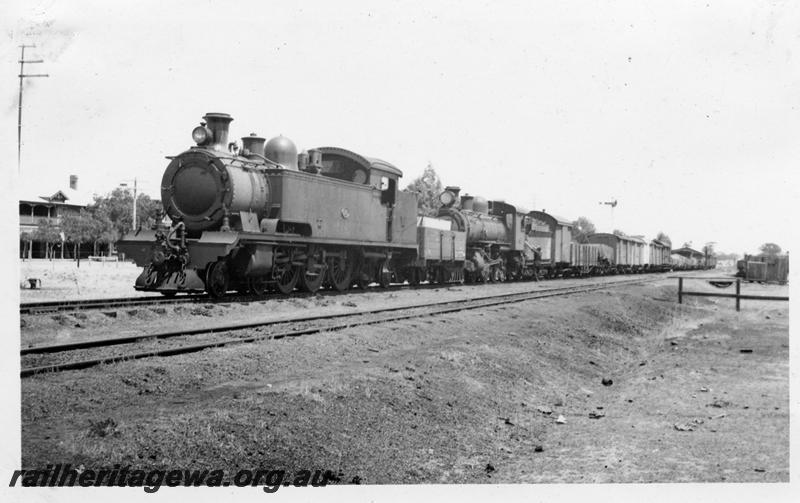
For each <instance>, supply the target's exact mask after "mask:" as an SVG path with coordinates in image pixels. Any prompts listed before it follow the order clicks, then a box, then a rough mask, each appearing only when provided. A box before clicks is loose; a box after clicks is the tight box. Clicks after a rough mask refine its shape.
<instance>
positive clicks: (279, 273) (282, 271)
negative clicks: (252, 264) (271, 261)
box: [272, 248, 300, 295]
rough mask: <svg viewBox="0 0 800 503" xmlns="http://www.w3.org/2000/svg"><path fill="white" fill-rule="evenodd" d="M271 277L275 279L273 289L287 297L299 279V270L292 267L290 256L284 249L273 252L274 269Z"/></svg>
mask: <svg viewBox="0 0 800 503" xmlns="http://www.w3.org/2000/svg"><path fill="white" fill-rule="evenodd" d="M272 277H273V278H274V279H275V288H277V289H278V291H279V292H280V293H282V294H284V295H289V294H290V293H292V290H294V287H295V286H296V285H297V280H298V278H299V277H300V269H299V268H297V267H292V262H291V256H290V254H289V252H288V251H287V250H285V249H281V248H279V249H277V250H276V251H275V267H274V268H273V269H272Z"/></svg>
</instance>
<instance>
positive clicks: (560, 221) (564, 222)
mask: <svg viewBox="0 0 800 503" xmlns="http://www.w3.org/2000/svg"><path fill="white" fill-rule="evenodd" d="M531 213H538V214H540V215H545V216H548V217H550V218H552V219H553V220H555V221H556V223H557V224H559V225H568V226H570V227H572V226H573V225H572V222H571V221H570V220H567V219H566V218H564V217H560V216H558V215H553V214H552V213H547V212H545V211H541V210H533V211H531ZM529 214H530V213H529Z"/></svg>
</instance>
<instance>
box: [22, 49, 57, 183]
mask: <svg viewBox="0 0 800 503" xmlns="http://www.w3.org/2000/svg"><path fill="white" fill-rule="evenodd" d="M26 47H36V46H35V45H25V44H22V45H21V46H19V48H20V49H21V54H20V57H19V115H18V116H17V172H18V173H22V82H23V79H26V78H32V77H49V76H50V75H48V74H46V73H38V74H36V73H32V74H29V75H26V74H25V63H44V61H43V60H41V59H35V60H33V59H32V60H25V48H26Z"/></svg>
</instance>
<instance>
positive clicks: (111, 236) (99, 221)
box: [89, 188, 161, 255]
mask: <svg viewBox="0 0 800 503" xmlns="http://www.w3.org/2000/svg"><path fill="white" fill-rule="evenodd" d="M89 210H90V212H91V214H92V216H93V219H94V224H95V226H94V229H93V234H92V236H93V238H92V240H93V241H94V248H95V255H96V254H97V248H98V244H100V243H102V244H108V245H109V251H111V249H113V246H114V243H116V242H117V240H119V239H120V238H121V237H122V236H123V235H125V234H127V233H129V232H131V231H132V230H134V222H133V195H132V194H131V193H130V191H128V190H126V189H123V188H116V189H114V190H113V191H111V193H110V194H107V195H105V196H95V200H94V204H93V205H92V206H91V208H90V209H89ZM160 210H161V202H160V201H158V200H156V199H151V198H150V196H148V195H146V194H139V195H138V196H137V197H136V220H137V221H138V222H137V224H141V223H142V222H145V223H146V222H148V221H154V220H155V219H156V218H157V216H158V212H159V211H160ZM136 227H138V225H137V226H136Z"/></svg>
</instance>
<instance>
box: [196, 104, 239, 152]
mask: <svg viewBox="0 0 800 503" xmlns="http://www.w3.org/2000/svg"><path fill="white" fill-rule="evenodd" d="M203 120H204V121H206V125H207V127H208V129H209V130H210V131H211V134H212V136H213V137H214V143H213V146H212V148H213V149H214V150H220V151H223V152H227V151H228V127H229V126H230V123H231V121H232V120H233V117H231V116H230V115H228V114H220V113H207V114H205V115H204V116H203Z"/></svg>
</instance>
